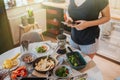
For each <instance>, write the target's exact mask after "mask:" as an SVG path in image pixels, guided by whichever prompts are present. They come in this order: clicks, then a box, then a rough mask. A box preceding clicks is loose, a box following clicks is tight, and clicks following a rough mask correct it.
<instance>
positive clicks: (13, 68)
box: [4, 59, 20, 71]
mask: <svg viewBox="0 0 120 80" xmlns="http://www.w3.org/2000/svg"><path fill="white" fill-rule="evenodd" d="M17 62H18V64H17V65H16V66H14V67H12V68H11V69H10V71H12V70H15V69H16V68H17V67H19V66H20V60H19V59H17ZM4 69H5V68H4Z"/></svg>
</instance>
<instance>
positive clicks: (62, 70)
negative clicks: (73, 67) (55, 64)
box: [55, 66, 69, 77]
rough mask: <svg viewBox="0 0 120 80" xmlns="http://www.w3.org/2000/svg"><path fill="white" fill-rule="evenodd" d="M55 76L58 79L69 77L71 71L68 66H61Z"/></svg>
mask: <svg viewBox="0 0 120 80" xmlns="http://www.w3.org/2000/svg"><path fill="white" fill-rule="evenodd" d="M55 75H56V76H58V77H67V76H68V75H69V69H68V68H67V67H66V66H61V67H59V68H57V69H56V71H55Z"/></svg>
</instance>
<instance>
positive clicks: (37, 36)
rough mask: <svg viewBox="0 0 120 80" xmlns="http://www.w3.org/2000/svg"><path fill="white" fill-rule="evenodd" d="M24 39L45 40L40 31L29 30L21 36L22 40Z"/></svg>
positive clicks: (32, 40) (31, 40)
mask: <svg viewBox="0 0 120 80" xmlns="http://www.w3.org/2000/svg"><path fill="white" fill-rule="evenodd" d="M22 41H29V43H33V42H41V41H43V39H42V37H41V36H40V34H39V33H38V32H27V33H24V34H23V35H22V36H21V41H20V42H22Z"/></svg>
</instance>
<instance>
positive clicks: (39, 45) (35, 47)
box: [32, 43, 50, 54]
mask: <svg viewBox="0 0 120 80" xmlns="http://www.w3.org/2000/svg"><path fill="white" fill-rule="evenodd" d="M41 46H46V47H47V50H46V51H45V52H43V53H38V52H37V50H36V49H37V48H38V47H41ZM32 49H33V51H34V52H36V53H38V54H44V53H46V52H47V51H48V50H49V49H50V47H49V46H48V45H47V44H45V43H43V44H38V45H34V46H33V47H32Z"/></svg>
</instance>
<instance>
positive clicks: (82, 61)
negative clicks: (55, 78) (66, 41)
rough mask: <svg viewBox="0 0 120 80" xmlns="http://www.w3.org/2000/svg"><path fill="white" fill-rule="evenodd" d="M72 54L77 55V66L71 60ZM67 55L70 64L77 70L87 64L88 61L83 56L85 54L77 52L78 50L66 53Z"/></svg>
mask: <svg viewBox="0 0 120 80" xmlns="http://www.w3.org/2000/svg"><path fill="white" fill-rule="evenodd" d="M72 55H76V56H77V57H75V59H76V62H77V66H75V65H74V64H73V63H72V62H71V58H70V56H72ZM66 56H67V61H68V63H69V64H70V66H71V67H72V68H74V69H76V70H80V69H83V68H84V67H85V66H86V64H87V63H86V61H85V59H84V58H83V56H82V55H81V54H80V53H79V52H77V51H73V52H69V53H67V54H66Z"/></svg>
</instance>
